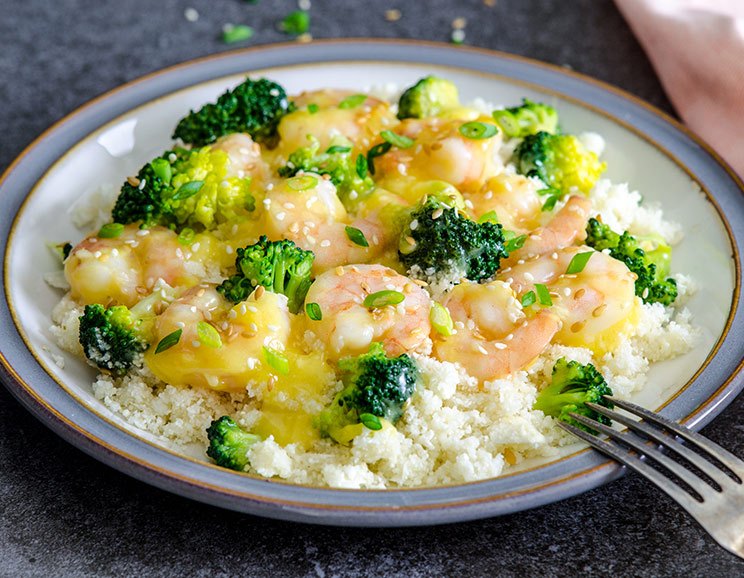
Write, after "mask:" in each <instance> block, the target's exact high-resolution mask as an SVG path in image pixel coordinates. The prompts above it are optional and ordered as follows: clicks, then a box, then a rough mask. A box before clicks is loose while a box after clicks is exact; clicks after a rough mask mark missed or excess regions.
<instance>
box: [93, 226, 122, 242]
mask: <svg viewBox="0 0 744 578" xmlns="http://www.w3.org/2000/svg"><path fill="white" fill-rule="evenodd" d="M123 232H124V225H122V224H121V223H106V224H105V225H104V226H103V227H101V230H100V231H98V237H100V238H101V239H116V237H118V236H119V235H121V234H122V233H123Z"/></svg>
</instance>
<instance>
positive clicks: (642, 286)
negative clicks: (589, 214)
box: [585, 219, 678, 305]
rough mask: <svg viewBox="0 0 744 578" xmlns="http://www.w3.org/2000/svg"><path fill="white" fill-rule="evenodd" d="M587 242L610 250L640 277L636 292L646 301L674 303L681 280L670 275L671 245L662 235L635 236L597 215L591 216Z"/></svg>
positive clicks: (637, 281) (636, 284)
mask: <svg viewBox="0 0 744 578" xmlns="http://www.w3.org/2000/svg"><path fill="white" fill-rule="evenodd" d="M586 234H587V237H586V241H585V243H586V244H587V245H588V246H589V247H592V248H594V249H596V250H597V251H604V250H609V252H610V256H611V257H613V258H615V259H617V260H619V261H622V262H623V263H625V265H626V266H627V267H628V269H630V270H631V271H632V272H633V273H635V274H636V275H637V276H638V278H637V279H636V282H635V293H636V295H638V297H640V298H641V299H643V302H644V303H661V304H662V305H671V304H672V303H674V300H675V299H676V298H677V293H678V292H677V282H676V281H675V280H674V279H672V278H671V277H667V275H669V263H670V260H671V259H670V256H671V247H670V246H669V245H668V244H667V243H666V242H664V240H663V239H661V238H659V237H646V238H639V237H634V236H633V235H631V234H629V233H628V232H627V231H625V232H624V233H622V234H619V233H616V232H615V231H613V230H612V229H610V227H609V226H608V225H605V224H604V223H600V222H599V221H598V220H597V219H589V223H588V224H587V227H586Z"/></svg>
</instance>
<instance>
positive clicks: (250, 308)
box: [245, 285, 263, 313]
mask: <svg viewBox="0 0 744 578" xmlns="http://www.w3.org/2000/svg"><path fill="white" fill-rule="evenodd" d="M261 286H262V287H263V285H261ZM245 308H246V309H247V310H248V311H250V312H251V313H258V307H256V306H255V305H246V306H245Z"/></svg>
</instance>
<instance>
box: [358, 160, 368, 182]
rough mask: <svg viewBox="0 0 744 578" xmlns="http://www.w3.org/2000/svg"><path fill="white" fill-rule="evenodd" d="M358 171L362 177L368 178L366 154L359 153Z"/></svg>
mask: <svg viewBox="0 0 744 578" xmlns="http://www.w3.org/2000/svg"><path fill="white" fill-rule="evenodd" d="M356 173H357V175H359V178H360V179H366V178H367V157H365V156H364V155H357V158H356Z"/></svg>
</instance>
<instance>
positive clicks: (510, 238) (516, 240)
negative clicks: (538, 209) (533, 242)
mask: <svg viewBox="0 0 744 578" xmlns="http://www.w3.org/2000/svg"><path fill="white" fill-rule="evenodd" d="M507 233H510V235H507ZM504 239H505V241H506V242H505V243H504V250H505V251H506V252H507V253H513V252H514V251H516V250H517V249H521V248H522V247H524V242H525V241H526V240H527V235H519V236H518V237H515V236H514V231H504Z"/></svg>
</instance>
